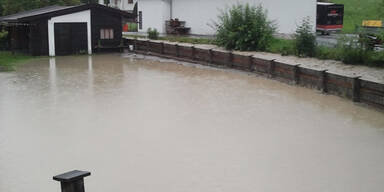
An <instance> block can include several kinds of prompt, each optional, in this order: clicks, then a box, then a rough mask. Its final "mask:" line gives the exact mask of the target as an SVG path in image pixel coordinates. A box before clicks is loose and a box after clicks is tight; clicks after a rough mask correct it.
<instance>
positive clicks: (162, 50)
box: [160, 42, 164, 55]
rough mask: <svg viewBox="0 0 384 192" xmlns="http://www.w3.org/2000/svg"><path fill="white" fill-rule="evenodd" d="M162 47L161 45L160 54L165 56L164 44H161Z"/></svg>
mask: <svg viewBox="0 0 384 192" xmlns="http://www.w3.org/2000/svg"><path fill="white" fill-rule="evenodd" d="M160 45H161V49H160V54H162V55H164V42H161V43H160Z"/></svg>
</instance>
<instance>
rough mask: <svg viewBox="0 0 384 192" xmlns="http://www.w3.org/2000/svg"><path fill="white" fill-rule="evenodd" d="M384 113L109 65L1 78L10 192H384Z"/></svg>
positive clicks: (276, 89)
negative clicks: (67, 176) (77, 178)
mask: <svg viewBox="0 0 384 192" xmlns="http://www.w3.org/2000/svg"><path fill="white" fill-rule="evenodd" d="M383 163H384V113H383V112H380V111H376V110H373V109H371V108H369V107H365V106H360V105H356V104H353V103H352V102H350V101H347V100H345V99H342V98H339V97H335V96H331V95H323V94H320V93H318V92H317V91H314V90H310V89H306V88H301V87H296V86H290V85H286V84H283V83H280V82H277V81H274V80H269V79H265V78H263V77H258V76H256V75H255V74H248V73H244V72H237V71H233V70H223V69H215V68H209V67H203V66H198V65H190V64H185V63H184V64H183V63H176V62H171V61H167V60H159V59H156V58H147V59H143V58H140V56H138V57H135V56H129V55H120V54H106V55H95V56H74V57H72V56H71V57H56V58H39V59H33V60H31V61H29V62H28V63H26V64H24V65H22V66H20V67H19V68H18V69H17V70H16V71H14V72H10V73H0V191H1V192H26V191H34V192H37V191H39V192H59V191H60V185H59V183H57V182H55V181H53V180H52V176H54V175H56V174H59V173H63V172H66V171H70V170H73V169H80V170H85V171H90V172H92V175H91V176H90V177H87V178H86V179H85V187H86V192H363V191H364V192H382V191H383V189H384V182H383V180H384V166H383Z"/></svg>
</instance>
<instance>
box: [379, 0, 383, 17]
mask: <svg viewBox="0 0 384 192" xmlns="http://www.w3.org/2000/svg"><path fill="white" fill-rule="evenodd" d="M377 13H378V14H379V16H380V17H381V18H384V0H382V1H381V2H380V4H379V5H378V6H377Z"/></svg>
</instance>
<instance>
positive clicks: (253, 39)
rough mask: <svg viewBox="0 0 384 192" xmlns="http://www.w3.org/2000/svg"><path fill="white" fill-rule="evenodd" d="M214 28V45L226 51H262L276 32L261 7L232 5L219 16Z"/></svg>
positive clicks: (272, 23)
mask: <svg viewBox="0 0 384 192" xmlns="http://www.w3.org/2000/svg"><path fill="white" fill-rule="evenodd" d="M215 27H216V33H217V34H216V43H217V44H218V45H219V46H222V47H224V48H226V49H234V50H241V51H264V50H266V49H267V48H268V47H269V46H270V44H271V41H272V40H273V34H274V32H275V31H276V27H275V25H274V22H272V21H269V20H268V18H267V12H266V11H265V10H264V9H263V7H262V6H261V5H259V6H257V7H255V6H250V5H249V4H245V5H241V4H237V5H234V6H233V7H232V8H230V9H229V10H228V11H226V12H222V13H221V15H220V16H219V21H218V23H215Z"/></svg>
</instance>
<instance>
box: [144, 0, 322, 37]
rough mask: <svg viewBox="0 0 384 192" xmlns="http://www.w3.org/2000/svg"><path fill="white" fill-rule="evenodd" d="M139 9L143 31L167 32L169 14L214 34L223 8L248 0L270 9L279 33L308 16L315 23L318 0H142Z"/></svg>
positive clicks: (203, 32)
mask: <svg viewBox="0 0 384 192" xmlns="http://www.w3.org/2000/svg"><path fill="white" fill-rule="evenodd" d="M138 2H139V10H140V11H143V30H141V31H146V30H147V28H149V27H151V28H156V29H158V30H159V31H160V32H161V33H164V32H165V27H164V26H165V24H164V23H165V20H168V19H169V17H170V11H171V10H172V17H173V18H179V19H180V20H182V21H186V25H187V26H188V27H191V33H192V34H200V35H213V34H214V32H215V30H214V29H213V28H212V27H211V25H212V24H213V23H214V22H215V21H217V17H218V15H219V14H220V11H221V10H224V9H226V8H228V7H230V6H231V5H233V4H236V3H237V2H239V3H249V4H250V5H256V6H257V5H259V4H262V5H263V7H264V8H266V9H268V15H269V18H270V19H272V20H275V21H276V23H277V25H278V32H279V33H293V32H294V31H295V30H296V27H297V25H298V24H300V22H301V20H302V19H303V18H305V17H309V18H310V20H311V22H312V23H313V24H314V25H315V24H316V23H315V22H316V20H315V19H316V0H172V9H170V7H167V6H166V5H164V4H168V5H170V3H169V2H170V1H169V0H139V1H138Z"/></svg>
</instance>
